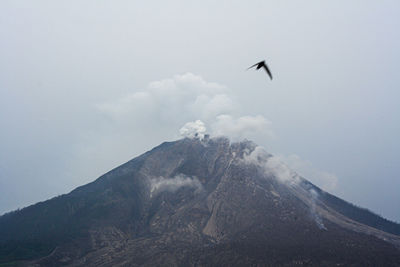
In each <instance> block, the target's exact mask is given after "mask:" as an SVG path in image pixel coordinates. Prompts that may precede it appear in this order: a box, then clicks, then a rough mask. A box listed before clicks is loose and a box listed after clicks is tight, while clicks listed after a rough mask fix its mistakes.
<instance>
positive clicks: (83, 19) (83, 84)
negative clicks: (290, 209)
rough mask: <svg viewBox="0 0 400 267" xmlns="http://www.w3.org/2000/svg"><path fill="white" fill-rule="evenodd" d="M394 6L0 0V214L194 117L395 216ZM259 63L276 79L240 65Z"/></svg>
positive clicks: (398, 131) (108, 164) (74, 182)
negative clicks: (251, 143)
mask: <svg viewBox="0 0 400 267" xmlns="http://www.w3.org/2000/svg"><path fill="white" fill-rule="evenodd" d="M399 12H400V2H399V1H397V0H384V1H379V2H378V1H370V0H365V1H342V0H341V1H329V2H326V1H317V0H310V1H303V2H299V1H284V2H282V1H250V2H249V1H218V2H215V1H210V0H205V1H193V0H188V1H181V0H171V1H159V0H154V1H146V2H143V1H141V2H139V1H124V0H122V1H118V2H115V1H114V2H111V1H110V2H101V3H99V2H98V1H90V0H89V1H84V2H82V1H78V0H71V1H65V2H60V1H41V0H38V1H29V0H21V1H13V0H3V1H0V40H1V42H0V58H1V59H2V60H1V61H0V125H1V131H0V148H1V149H0V214H3V213H5V212H8V211H11V210H15V209H17V208H23V207H25V206H28V205H30V204H33V203H36V202H38V201H43V200H45V199H48V198H51V197H53V196H55V195H59V194H64V193H66V192H69V191H71V190H72V189H74V188H76V187H77V186H80V185H82V184H86V183H88V182H91V181H93V180H94V179H95V178H96V177H99V176H100V175H102V174H103V173H105V172H107V171H109V170H110V169H112V168H115V167H116V166H119V165H120V164H121V163H123V162H126V161H127V160H129V159H131V158H133V157H135V156H138V155H140V154H142V153H143V151H147V150H149V149H151V148H152V147H155V146H157V145H158V144H160V143H162V142H164V141H165V140H176V139H178V138H179V129H181V128H182V127H183V126H184V125H185V124H186V123H188V122H192V123H195V122H196V121H197V120H200V121H202V122H203V123H204V127H205V129H206V130H207V132H208V133H211V134H214V135H222V134H224V135H229V136H231V138H232V139H233V140H236V141H240V140H243V138H247V139H249V140H254V141H255V142H256V143H257V144H259V145H261V146H263V147H265V148H266V149H267V151H269V152H270V153H273V154H274V156H275V157H278V158H279V159H281V160H283V161H284V162H286V163H287V164H288V165H289V166H290V167H291V168H293V169H295V170H296V171H297V172H298V173H300V174H301V175H302V176H304V177H307V178H308V179H310V181H312V182H314V183H315V184H316V185H318V186H319V187H321V188H323V189H326V190H327V191H329V192H330V193H334V194H337V195H338V196H340V197H342V198H344V199H347V200H349V201H351V202H352V203H355V204H357V205H359V206H363V207H368V208H370V209H371V210H373V211H374V212H376V213H378V214H381V215H383V216H384V217H387V218H390V219H392V220H395V221H400V209H398V208H397V203H400V194H398V188H400V179H398V173H399V167H398V166H400V162H399V157H398V156H397V151H398V150H399V149H400V142H399V139H398V136H400V117H399V116H398V114H400V105H398V101H397V99H399V97H400V95H399V90H398V88H400V76H399V75H398V66H399V62H400V50H399V49H398V47H400V38H399V31H398V29H399V28H400V16H398V14H399ZM264 59H265V60H266V62H267V63H268V66H269V67H270V68H271V71H272V73H273V75H274V79H273V81H270V80H269V78H268V76H267V75H265V74H264V73H261V72H257V71H253V70H249V71H246V70H245V69H246V68H247V67H248V66H250V65H252V64H254V63H255V62H259V61H261V60H264ZM199 127H202V126H201V125H199ZM138 140H140V141H139V142H138ZM389 203H396V205H393V204H389Z"/></svg>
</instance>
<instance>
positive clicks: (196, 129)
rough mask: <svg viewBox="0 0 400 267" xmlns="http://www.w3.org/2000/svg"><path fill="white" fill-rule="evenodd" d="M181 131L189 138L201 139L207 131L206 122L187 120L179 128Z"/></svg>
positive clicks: (182, 134)
mask: <svg viewBox="0 0 400 267" xmlns="http://www.w3.org/2000/svg"><path fill="white" fill-rule="evenodd" d="M179 133H180V134H181V136H183V137H188V138H194V137H198V138H200V139H203V138H204V135H205V133H206V126H205V125H204V122H202V121H201V120H196V121H193V122H187V123H186V124H185V125H183V127H182V128H181V129H180V130H179Z"/></svg>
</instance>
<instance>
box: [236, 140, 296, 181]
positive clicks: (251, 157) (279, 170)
mask: <svg viewBox="0 0 400 267" xmlns="http://www.w3.org/2000/svg"><path fill="white" fill-rule="evenodd" d="M243 160H244V162H245V163H247V164H249V163H250V164H255V165H257V166H260V167H262V168H263V170H264V172H265V174H266V175H268V176H270V175H272V176H273V177H275V178H277V179H278V180H279V181H281V182H284V183H289V184H297V183H298V182H299V176H298V175H297V174H296V173H295V172H293V171H292V170H291V169H290V168H289V167H288V166H287V165H286V164H285V163H283V162H282V161H281V160H280V159H279V158H278V157H275V156H272V155H271V154H269V153H268V152H267V151H266V150H265V149H264V148H263V147H261V146H257V147H255V149H254V150H253V151H251V152H250V153H248V154H244V156H243Z"/></svg>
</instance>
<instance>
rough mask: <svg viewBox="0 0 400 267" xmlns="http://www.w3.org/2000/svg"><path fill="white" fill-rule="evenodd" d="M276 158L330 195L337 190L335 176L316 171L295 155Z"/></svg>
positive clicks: (306, 161)
mask: <svg viewBox="0 0 400 267" xmlns="http://www.w3.org/2000/svg"><path fill="white" fill-rule="evenodd" d="M276 157H277V158H279V159H280V160H281V161H283V162H285V163H286V164H287V165H288V166H289V167H290V168H291V169H293V170H294V171H296V173H298V174H300V175H301V176H303V177H305V178H307V180H310V181H311V182H312V183H314V184H316V185H318V186H319V187H321V188H322V189H323V190H325V191H328V192H331V193H332V192H334V191H335V189H336V188H337V183H338V178H337V176H336V175H334V174H332V173H329V172H326V171H321V170H318V169H317V168H315V167H314V166H313V164H312V163H311V162H310V161H308V160H304V159H302V158H300V157H299V156H298V155H295V154H292V155H289V156H283V155H278V156H276Z"/></svg>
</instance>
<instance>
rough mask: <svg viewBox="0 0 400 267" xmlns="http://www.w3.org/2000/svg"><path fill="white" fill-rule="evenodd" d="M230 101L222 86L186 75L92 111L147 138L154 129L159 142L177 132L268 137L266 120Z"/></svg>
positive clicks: (231, 93)
mask: <svg viewBox="0 0 400 267" xmlns="http://www.w3.org/2000/svg"><path fill="white" fill-rule="evenodd" d="M234 99H235V97H234V94H233V92H231V91H230V90H229V89H228V88H227V87H226V86H224V85H221V84H218V83H213V82H207V81H205V80H204V79H203V78H202V77H201V76H199V75H195V74H193V73H185V74H182V75H175V76H174V77H173V78H170V79H164V80H160V81H155V82H151V83H150V84H149V85H148V87H147V88H146V89H145V90H142V91H138V92H134V93H131V94H128V95H126V96H123V97H121V98H120V99H117V100H115V101H111V102H108V103H101V104H98V105H96V108H97V110H98V111H100V113H101V114H103V115H104V116H106V117H107V118H108V119H109V120H110V121H111V122H112V123H114V124H115V125H117V126H118V127H121V128H128V130H130V129H131V128H132V129H133V128H134V129H135V130H137V129H140V131H142V132H146V133H147V132H152V130H153V129H150V127H154V125H157V126H158V129H157V130H158V131H160V130H162V131H161V132H162V133H163V134H164V136H163V137H162V139H161V140H164V139H165V138H168V136H165V133H169V134H170V138H175V137H178V136H176V129H180V131H179V134H180V136H184V137H194V136H199V137H201V136H204V134H205V133H206V126H208V127H209V129H210V132H209V134H211V135H212V136H227V137H229V138H231V139H233V140H240V139H243V138H249V139H250V138H251V139H252V138H254V137H260V136H262V137H263V138H265V137H266V136H267V137H270V136H272V131H271V129H270V122H269V121H268V120H267V119H266V118H264V117H263V116H261V115H254V116H253V115H247V114H246V115H241V114H240V110H241V109H242V107H241V105H240V104H239V103H238V102H236V101H235V100H234ZM149 122H151V123H149ZM149 126H150V127H149ZM171 133H174V135H175V136H173V134H171ZM152 134H154V132H153V133H152ZM196 134H197V135H196Z"/></svg>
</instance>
